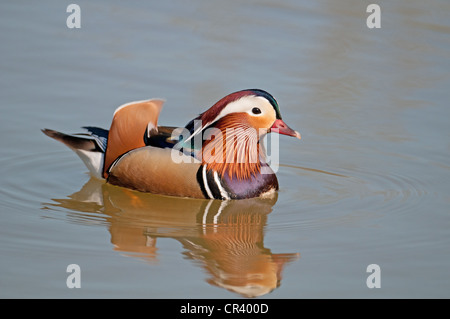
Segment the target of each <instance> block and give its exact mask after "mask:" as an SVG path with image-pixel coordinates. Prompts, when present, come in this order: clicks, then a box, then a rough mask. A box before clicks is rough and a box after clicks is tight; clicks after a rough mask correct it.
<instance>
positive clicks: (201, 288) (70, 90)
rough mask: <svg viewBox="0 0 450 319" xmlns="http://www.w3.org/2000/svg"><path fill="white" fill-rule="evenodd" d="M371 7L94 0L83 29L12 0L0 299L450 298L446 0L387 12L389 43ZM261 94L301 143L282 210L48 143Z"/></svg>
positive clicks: (283, 181)
mask: <svg viewBox="0 0 450 319" xmlns="http://www.w3.org/2000/svg"><path fill="white" fill-rule="evenodd" d="M370 3H371V2H368V1H356V0H354V1H352V0H342V1H332V0H323V1H314V2H312V1H310V2H305V1H293V0H290V1H281V2H280V1H269V0H267V1H247V2H245V3H244V2H241V1H234V0H233V1H226V2H225V1H222V2H211V1H201V0H195V1H189V2H187V1H159V2H148V3H147V2H146V3H133V4H130V3H127V4H124V3H122V2H121V1H108V2H106V1H103V2H95V3H92V2H91V1H85V0H83V1H78V2H77V4H78V5H79V6H80V8H81V28H80V29H69V28H68V27H67V26H66V19H67V17H68V16H69V13H67V12H66V8H67V5H68V3H67V4H66V3H64V2H56V1H47V0H44V1H39V3H36V2H33V3H32V2H31V1H3V2H2V3H1V4H0V17H1V19H0V30H1V32H0V43H1V46H0V58H1V59H0V70H1V76H0V83H1V85H0V109H1V120H0V122H1V126H0V130H1V131H0V132H1V136H2V138H1V139H0V175H1V178H0V210H1V211H0V239H1V240H0V254H1V258H0V297H2V298H248V297H257V298H261V299H264V298H433V297H437V298H448V297H450V276H449V275H448V271H449V269H450V249H449V247H450V233H449V229H450V196H449V190H450V162H449V158H450V125H449V119H450V107H449V105H448V104H449V100H450V93H449V92H450V90H449V88H450V72H449V71H450V59H449V56H450V20H449V19H448V17H449V13H450V2H448V1H447V0H432V1H427V2H423V1H395V2H392V1H378V2H377V3H378V4H379V6H380V8H381V28H375V29H370V28H368V27H367V25H366V19H367V17H368V16H369V14H370V13H367V12H366V9H367V6H368V5H369V4H370ZM246 88H261V89H264V90H267V91H268V92H270V93H272V94H273V95H274V96H275V98H276V99H277V100H278V103H279V105H280V108H281V113H282V115H283V118H284V120H285V121H286V122H287V123H288V124H289V126H291V127H292V128H294V129H296V130H298V131H299V132H300V133H301V134H302V140H300V141H299V140H297V139H294V138H289V137H286V136H281V137H280V139H279V142H280V143H279V144H280V167H279V169H278V173H277V175H278V179H279V183H280V191H279V192H278V196H277V198H275V199H273V200H268V199H265V200H263V199H252V200H244V201H233V202H220V201H206V200H193V199H183V198H171V197H164V196H157V195H151V194H142V193H137V192H133V191H129V190H126V189H123V188H119V187H115V186H111V185H105V184H104V183H102V182H101V181H98V180H95V179H91V178H90V177H89V175H88V174H87V169H86V168H85V166H84V165H83V163H82V162H81V161H80V159H79V158H78V157H77V156H76V155H75V154H74V153H73V152H71V151H70V150H69V149H68V148H66V147H65V146H64V145H62V144H59V143H57V142H55V141H53V140H51V139H49V138H48V137H46V136H45V135H44V134H42V133H41V132H40V129H42V128H46V127H47V128H52V129H56V130H60V131H64V132H69V133H76V132H79V131H80V127H81V126H85V125H95V126H100V127H104V128H108V127H109V125H110V122H111V118H112V113H113V112H114V110H115V108H116V107H118V106H119V105H121V104H123V103H126V102H129V101H135V100H142V99H147V98H152V97H162V98H165V99H166V103H165V106H164V108H163V111H162V113H161V117H160V121H159V123H160V124H162V125H184V124H186V123H187V122H188V121H189V120H191V119H192V118H193V117H195V116H196V115H197V114H198V113H200V112H202V111H204V110H205V109H207V108H209V107H210V106H211V105H213V104H214V103H215V102H216V101H217V100H219V99H220V98H222V97H223V96H225V95H227V94H229V93H231V92H234V91H237V90H241V89H246ZM71 264H76V265H79V267H80V270H81V276H80V282H81V288H79V289H76V288H74V289H69V288H68V286H67V279H68V277H69V275H70V274H71V273H70V272H67V267H68V265H71ZM372 264H376V265H378V266H379V268H378V270H375V271H373V272H372V271H370V270H369V272H368V271H367V269H368V266H369V265H372ZM368 282H369V286H370V283H373V284H377V285H378V284H379V287H380V288H369V287H368Z"/></svg>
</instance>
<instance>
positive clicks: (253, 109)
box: [252, 107, 261, 114]
mask: <svg viewBox="0 0 450 319" xmlns="http://www.w3.org/2000/svg"><path fill="white" fill-rule="evenodd" d="M252 113H253V114H261V110H260V109H259V107H254V108H252Z"/></svg>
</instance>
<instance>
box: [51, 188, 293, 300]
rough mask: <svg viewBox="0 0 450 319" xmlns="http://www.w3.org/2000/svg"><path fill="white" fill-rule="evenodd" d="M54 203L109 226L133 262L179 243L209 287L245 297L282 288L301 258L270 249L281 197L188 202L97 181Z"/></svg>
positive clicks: (76, 216) (86, 220)
mask: <svg viewBox="0 0 450 319" xmlns="http://www.w3.org/2000/svg"><path fill="white" fill-rule="evenodd" d="M54 201H55V202H57V204H55V203H52V204H46V207H47V208H49V207H53V209H54V208H56V207H63V208H65V209H69V210H70V211H71V212H70V211H69V212H68V213H67V214H68V217H69V218H71V219H74V220H77V221H78V222H82V223H88V224H90V223H93V222H99V220H101V221H102V222H103V223H105V222H106V225H107V226H108V229H109V232H110V233H111V242H112V244H113V245H114V250H117V251H121V252H124V253H125V254H126V255H128V256H132V257H138V258H144V259H145V260H147V261H150V262H151V263H153V262H155V261H156V260H157V258H158V252H157V250H158V249H157V247H156V243H157V238H173V239H176V240H178V241H179V242H180V243H181V244H182V245H183V247H184V248H185V249H186V251H185V252H184V253H183V254H184V255H185V256H186V257H187V258H189V259H192V260H194V261H195V262H196V264H199V265H201V266H202V267H203V268H204V270H205V271H206V272H207V274H208V276H209V278H208V279H207V282H208V283H210V284H212V285H215V286H218V287H223V288H225V289H227V290H230V291H233V292H236V293H239V294H241V295H242V296H245V297H256V296H261V295H264V294H267V293H269V292H271V291H272V290H273V289H275V288H277V287H278V286H279V285H280V282H281V274H282V271H283V268H284V266H285V264H286V263H288V262H290V261H293V260H296V259H297V258H298V257H299V254H298V253H288V254H273V253H272V252H271V251H270V249H268V248H266V247H264V227H265V225H266V222H267V215H268V214H269V213H270V212H271V211H272V207H273V205H274V204H275V203H276V201H277V197H276V195H275V197H274V198H265V199H261V198H252V199H247V200H238V201H217V200H209V201H208V200H199V199H184V198H176V197H165V196H159V195H151V194H144V193H139V192H135V191H131V190H128V189H124V188H120V187H115V186H112V185H108V184H105V183H103V182H101V181H99V180H96V179H91V180H89V181H88V182H87V183H86V184H85V185H84V186H83V188H82V189H81V190H80V191H79V192H76V193H74V194H72V195H70V196H69V197H68V198H66V199H55V200H54ZM74 211H75V212H74ZM99 213H101V214H102V215H100V216H101V217H99Z"/></svg>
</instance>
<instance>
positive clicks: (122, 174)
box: [42, 89, 301, 200]
mask: <svg viewBox="0 0 450 319" xmlns="http://www.w3.org/2000/svg"><path fill="white" fill-rule="evenodd" d="M164 103H165V100H163V99H149V100H142V101H134V102H130V103H126V104H123V105H121V106H119V107H118V108H117V109H116V110H115V112H114V114H113V119H112V122H111V126H110V128H109V130H106V129H103V128H100V127H96V126H84V127H82V128H83V129H85V130H86V132H85V133H77V134H66V133H62V132H59V131H55V130H52V129H42V132H43V133H44V134H46V135H47V136H49V137H51V138H53V139H55V140H57V141H59V142H62V143H63V144H65V145H66V146H68V147H69V148H70V149H72V150H73V151H74V152H75V153H76V154H77V155H78V156H79V157H80V158H81V160H82V161H83V162H84V163H85V165H86V166H87V168H88V169H89V172H90V174H91V175H92V176H94V177H96V178H99V179H103V180H105V181H106V182H107V183H109V184H112V185H116V186H121V187H125V188H129V189H133V190H136V191H140V192H146V193H153V194H160V195H167V196H178V197H190V198H199V199H217V200H238V199H246V198H253V197H266V196H271V194H273V193H275V192H277V191H278V190H279V184H278V179H277V177H276V174H275V172H274V171H273V170H272V169H271V167H270V166H269V164H268V163H267V154H266V151H265V149H264V143H263V142H262V141H263V139H264V137H265V136H266V135H267V134H268V133H271V132H272V133H278V134H283V135H287V136H292V137H296V138H298V139H301V135H300V133H298V132H297V131H295V130H293V129H292V128H290V127H289V126H288V125H287V124H286V123H285V122H284V121H283V120H282V117H281V113H280V108H279V106H278V102H277V101H276V100H275V98H274V97H273V96H272V95H271V94H270V93H268V92H266V91H264V90H261V89H245V90H240V91H236V92H233V93H231V94H228V95H226V96H225V97H223V98H221V99H220V100H219V101H217V102H216V103H215V104H214V105H213V106H211V107H210V108H209V109H207V110H206V111H204V112H203V113H200V114H199V115H198V116H197V117H195V118H194V119H193V120H191V121H189V122H188V123H187V124H186V125H185V126H184V127H183V126H182V127H176V126H160V125H158V117H159V114H160V112H161V110H162V106H163V104H164Z"/></svg>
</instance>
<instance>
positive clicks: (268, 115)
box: [183, 89, 300, 179]
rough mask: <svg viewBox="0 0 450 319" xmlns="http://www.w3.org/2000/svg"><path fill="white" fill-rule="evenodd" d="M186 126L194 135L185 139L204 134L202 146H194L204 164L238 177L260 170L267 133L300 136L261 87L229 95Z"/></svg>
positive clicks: (243, 177)
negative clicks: (263, 140)
mask: <svg viewBox="0 0 450 319" xmlns="http://www.w3.org/2000/svg"><path fill="white" fill-rule="evenodd" d="M186 128H187V129H188V130H189V132H190V133H191V135H190V137H189V138H188V139H186V140H184V141H183V142H188V141H190V140H192V137H194V140H195V136H199V135H202V140H203V143H202V146H201V147H194V149H196V150H201V152H200V153H201V158H202V163H203V164H204V165H206V167H207V169H208V170H213V171H216V172H218V173H219V174H220V175H221V176H223V175H224V174H225V173H226V172H228V175H229V176H230V178H233V176H236V177H237V178H238V179H245V178H249V176H251V175H255V174H257V173H259V172H260V170H261V161H265V150H264V147H263V146H261V143H259V141H260V140H261V138H262V137H264V136H265V135H266V134H267V133H269V132H276V133H279V134H284V135H289V136H293V137H297V138H299V139H300V134H299V133H298V132H296V131H294V130H293V129H291V128H290V127H289V126H288V125H287V124H286V123H285V122H284V121H283V120H282V119H281V113H280V108H279V107H278V103H277V101H276V100H275V98H274V97H273V96H272V95H270V94H269V93H267V92H266V91H263V90H259V89H251V90H242V91H238V92H234V93H231V94H229V95H227V96H225V97H224V98H222V99H221V100H219V101H218V102H217V103H216V104H214V105H213V106H212V107H211V108H209V109H208V110H207V111H205V112H204V113H202V114H200V115H199V116H198V117H197V118H196V119H194V120H192V121H191V122H190V123H189V124H188V125H187V126H186ZM189 143H190V142H189ZM194 144H195V143H194ZM198 154H199V153H197V155H196V157H199V155H198Z"/></svg>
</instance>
